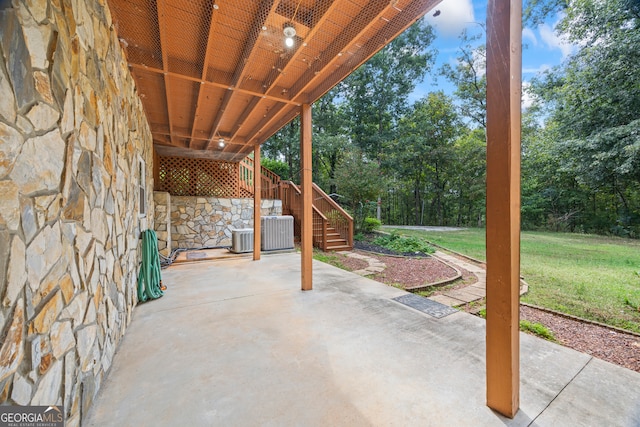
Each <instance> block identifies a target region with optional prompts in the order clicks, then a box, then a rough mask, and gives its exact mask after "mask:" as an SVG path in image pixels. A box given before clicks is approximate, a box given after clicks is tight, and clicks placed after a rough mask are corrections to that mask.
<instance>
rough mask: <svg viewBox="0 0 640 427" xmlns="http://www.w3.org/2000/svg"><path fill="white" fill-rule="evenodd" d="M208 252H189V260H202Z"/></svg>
mask: <svg viewBox="0 0 640 427" xmlns="http://www.w3.org/2000/svg"><path fill="white" fill-rule="evenodd" d="M206 256H207V253H206V252H187V259H202V258H206Z"/></svg>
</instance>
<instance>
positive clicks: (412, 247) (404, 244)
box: [373, 233, 435, 254]
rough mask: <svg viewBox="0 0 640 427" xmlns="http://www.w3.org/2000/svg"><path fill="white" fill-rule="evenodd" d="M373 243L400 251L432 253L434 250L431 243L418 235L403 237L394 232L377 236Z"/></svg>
mask: <svg viewBox="0 0 640 427" xmlns="http://www.w3.org/2000/svg"><path fill="white" fill-rule="evenodd" d="M373 243H374V244H375V245H378V246H382V247H383V248H387V249H390V250H392V251H396V252H400V253H407V252H414V253H415V252H422V253H425V254H432V253H434V252H435V249H434V248H433V247H432V246H431V245H429V244H428V243H427V242H425V241H424V240H422V239H420V238H418V237H404V236H400V235H399V234H396V233H392V234H390V235H385V236H380V237H377V238H376V239H375V240H374V241H373Z"/></svg>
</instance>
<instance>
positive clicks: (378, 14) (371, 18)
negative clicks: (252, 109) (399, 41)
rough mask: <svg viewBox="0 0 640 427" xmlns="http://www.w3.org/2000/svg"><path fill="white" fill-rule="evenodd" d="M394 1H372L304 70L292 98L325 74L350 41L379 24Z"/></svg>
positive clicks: (292, 91) (291, 91)
mask: <svg viewBox="0 0 640 427" xmlns="http://www.w3.org/2000/svg"><path fill="white" fill-rule="evenodd" d="M393 5H394V2H389V1H382V2H370V4H368V5H367V6H365V7H364V8H363V10H362V11H361V12H360V13H359V14H358V16H357V18H356V19H354V22H353V23H351V24H350V25H347V26H346V27H345V28H344V29H343V30H342V32H341V33H340V34H339V35H338V36H336V37H335V38H334V40H333V42H332V43H331V44H330V45H329V46H328V47H327V48H326V49H325V50H324V51H323V52H322V53H321V54H320V60H319V61H316V62H314V63H313V65H312V66H311V68H309V69H308V70H307V71H305V72H304V74H303V75H302V76H301V77H300V78H299V79H298V81H297V82H296V83H295V84H294V85H293V86H292V87H291V90H290V91H289V93H290V97H291V99H296V98H298V97H299V96H300V95H301V94H302V93H304V91H305V90H307V88H308V87H309V86H311V84H312V83H313V81H315V80H316V78H317V77H318V76H320V75H323V71H324V70H325V69H327V68H329V67H333V64H334V63H335V62H336V61H338V60H339V59H340V57H339V56H338V53H339V52H342V51H343V50H345V48H346V47H347V46H349V44H350V43H355V42H356V41H357V40H359V39H360V38H361V37H362V36H364V34H366V33H367V31H369V30H370V29H371V28H372V27H373V26H375V25H377V24H378V22H379V21H380V19H381V18H382V17H383V16H384V15H385V14H386V13H387V12H388V11H389V10H390V9H392V8H393Z"/></svg>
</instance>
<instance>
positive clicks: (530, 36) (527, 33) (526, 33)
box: [522, 28, 538, 46]
mask: <svg viewBox="0 0 640 427" xmlns="http://www.w3.org/2000/svg"><path fill="white" fill-rule="evenodd" d="M527 40H528V41H530V42H531V46H538V39H537V38H536V35H535V34H534V32H533V30H532V29H531V28H525V29H523V30H522V41H523V42H526V41H527Z"/></svg>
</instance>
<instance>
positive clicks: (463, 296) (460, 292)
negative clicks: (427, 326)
mask: <svg viewBox="0 0 640 427" xmlns="http://www.w3.org/2000/svg"><path fill="white" fill-rule="evenodd" d="M434 255H435V256H436V257H438V258H440V259H442V260H444V261H446V262H448V263H449V264H453V265H455V266H456V267H460V268H463V269H465V270H467V271H468V272H470V273H473V274H474V275H475V276H476V277H477V278H478V281H477V282H475V283H473V284H471V285H469V286H467V287H465V288H461V289H454V290H451V291H445V292H443V293H442V294H441V295H435V296H432V297H429V299H432V300H434V301H437V302H439V303H441V304H445V305H449V306H451V307H454V306H458V305H463V304H467V303H470V302H473V301H478V300H481V299H482V298H485V297H486V296H487V270H486V269H485V268H484V267H480V266H479V265H477V264H472V263H470V262H466V261H464V260H462V259H460V258H458V257H455V256H453V255H449V254H446V253H444V252H440V251H436V253H435V254H434ZM525 285H526V284H525ZM525 292H526V288H525V287H524V286H523V282H520V295H522V294H523V293H525Z"/></svg>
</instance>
